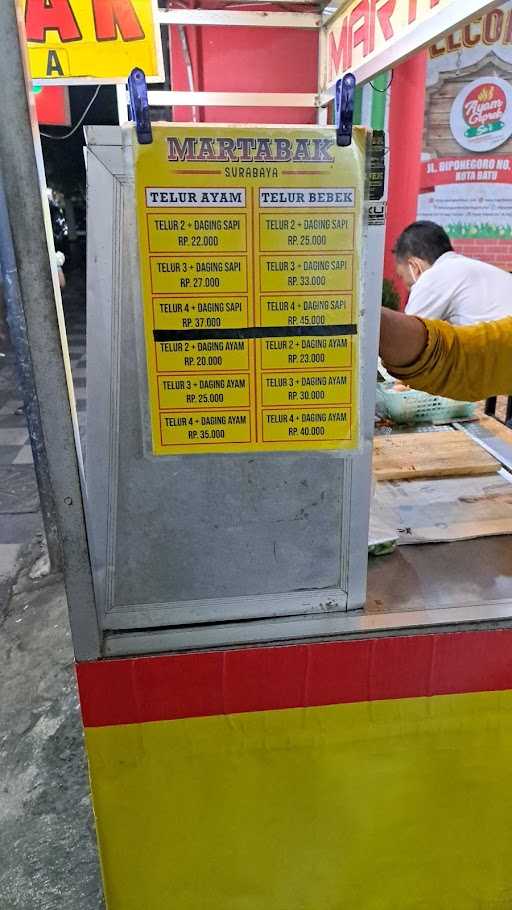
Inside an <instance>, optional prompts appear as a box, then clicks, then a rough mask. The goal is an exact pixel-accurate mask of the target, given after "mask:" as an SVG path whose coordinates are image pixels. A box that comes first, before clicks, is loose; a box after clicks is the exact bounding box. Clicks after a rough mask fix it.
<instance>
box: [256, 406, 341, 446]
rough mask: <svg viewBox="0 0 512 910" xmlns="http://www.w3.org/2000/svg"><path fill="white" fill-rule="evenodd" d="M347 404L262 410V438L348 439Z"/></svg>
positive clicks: (271, 439)
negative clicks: (345, 405) (344, 405)
mask: <svg viewBox="0 0 512 910" xmlns="http://www.w3.org/2000/svg"><path fill="white" fill-rule="evenodd" d="M351 435H352V425H351V419H350V409H349V408H310V409H303V408H301V409H293V410H286V411H284V410H277V409H276V410H272V411H263V438H264V439H265V441H266V442H269V441H272V442H285V441H286V440H288V439H291V440H302V441H303V440H308V441H312V440H323V441H324V442H326V441H329V442H345V441H347V440H350V439H351Z"/></svg>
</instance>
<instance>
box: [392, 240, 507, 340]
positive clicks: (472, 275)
mask: <svg viewBox="0 0 512 910" xmlns="http://www.w3.org/2000/svg"><path fill="white" fill-rule="evenodd" d="M405 312H406V313H408V314H409V315H410V316H422V317H423V318H425V319H444V320H445V322H451V323H452V324H453V325H473V323H475V322H491V321H492V320H493V319H503V317H505V316H512V275H509V273H508V272H505V271H503V269H498V268H496V267H495V266H494V265H489V264H488V263H487V262H480V260H478V259H469V258H468V257H467V256H459V255H458V253H444V254H443V255H442V256H440V257H439V259H437V260H436V262H434V265H433V266H431V267H430V268H429V269H427V270H426V271H425V272H423V274H421V275H420V277H419V278H418V280H417V282H416V283H415V284H414V285H413V286H412V288H411V292H410V295H409V300H408V302H407V306H406V308H405Z"/></svg>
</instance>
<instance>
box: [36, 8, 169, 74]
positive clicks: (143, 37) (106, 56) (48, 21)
mask: <svg viewBox="0 0 512 910" xmlns="http://www.w3.org/2000/svg"><path fill="white" fill-rule="evenodd" d="M21 11H22V12H23V14H24V18H25V31H26V35H27V43H28V51H29V61H30V69H31V75H32V78H33V79H35V80H37V81H38V82H60V83H65V84H68V85H69V84H77V83H83V82H94V83H98V82H126V79H127V77H128V76H129V74H130V72H131V70H132V69H133V68H134V67H136V66H138V67H140V68H141V69H143V70H144V72H145V73H146V77H147V78H148V79H149V80H151V79H153V80H155V79H161V78H162V76H161V41H160V32H159V27H158V26H157V19H156V12H157V6H156V0H51V2H49V0H21Z"/></svg>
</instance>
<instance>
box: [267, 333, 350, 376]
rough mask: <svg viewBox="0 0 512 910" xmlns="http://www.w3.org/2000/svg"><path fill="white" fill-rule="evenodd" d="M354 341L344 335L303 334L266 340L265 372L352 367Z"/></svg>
mask: <svg viewBox="0 0 512 910" xmlns="http://www.w3.org/2000/svg"><path fill="white" fill-rule="evenodd" d="M351 357H352V339H351V338H345V337H344V336H342V335H330V336H329V335H328V336H325V337H323V336H316V335H306V336H304V335H299V336H298V337H292V338H264V339H263V341H262V348H261V361H262V368H263V369H264V370H273V369H275V368H276V367H281V368H282V367H289V368H293V369H294V370H304V369H309V368H311V367H316V368H317V369H325V368H326V367H338V368H339V369H342V368H345V367H348V366H350V365H351Z"/></svg>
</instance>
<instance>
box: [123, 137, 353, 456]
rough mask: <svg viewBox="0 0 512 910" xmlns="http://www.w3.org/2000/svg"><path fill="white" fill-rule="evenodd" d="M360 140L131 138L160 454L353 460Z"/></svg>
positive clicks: (152, 410) (157, 452)
mask: <svg viewBox="0 0 512 910" xmlns="http://www.w3.org/2000/svg"><path fill="white" fill-rule="evenodd" d="M365 137H366V134H365V132H364V130H360V129H356V130H354V136H353V142H352V145H351V146H350V147H349V148H338V147H337V146H336V141H335V135H334V131H333V130H332V129H320V128H316V127H300V128H299V127H297V128H281V127H260V126H258V127H236V128H232V127H225V126H218V125H215V126H203V125H201V126H200V127H196V126H174V125H171V124H169V125H165V126H164V125H158V126H154V127H153V142H152V144H150V145H143V146H139V145H138V143H137V140H136V138H135V134H133V144H134V154H135V179H136V203H137V214H138V232H139V255H140V269H141V285H142V296H143V307H144V325H145V339H146V353H147V369H148V380H149V382H148V385H149V405H150V414H151V427H152V446H153V452H154V454H155V455H173V454H180V455H183V454H200V453H202V454H204V453H219V452H257V451H305V450H311V449H349V448H353V447H355V446H356V445H357V437H358V421H357V416H358V415H357V410H358V382H357V366H358V313H359V286H360V262H361V249H360V247H361V234H362V211H363V187H364V174H365V143H366V138H365Z"/></svg>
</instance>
